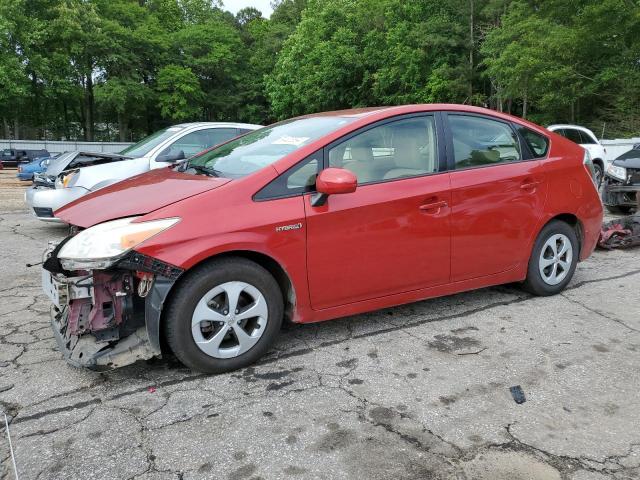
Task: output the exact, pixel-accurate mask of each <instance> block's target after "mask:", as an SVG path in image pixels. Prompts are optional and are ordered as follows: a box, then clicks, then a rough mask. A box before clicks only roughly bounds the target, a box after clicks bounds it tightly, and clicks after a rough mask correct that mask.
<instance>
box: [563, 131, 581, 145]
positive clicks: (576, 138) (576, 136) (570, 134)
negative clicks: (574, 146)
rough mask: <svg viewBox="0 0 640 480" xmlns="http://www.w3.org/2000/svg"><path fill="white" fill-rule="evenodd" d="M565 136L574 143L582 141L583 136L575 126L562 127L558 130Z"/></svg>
mask: <svg viewBox="0 0 640 480" xmlns="http://www.w3.org/2000/svg"><path fill="white" fill-rule="evenodd" d="M557 132H558V133H559V134H560V135H562V136H563V137H564V138H567V139H569V140H571V141H572V142H574V143H578V144H580V143H582V137H581V136H580V132H579V131H578V130H575V129H573V128H562V129H560V130H558V131H557Z"/></svg>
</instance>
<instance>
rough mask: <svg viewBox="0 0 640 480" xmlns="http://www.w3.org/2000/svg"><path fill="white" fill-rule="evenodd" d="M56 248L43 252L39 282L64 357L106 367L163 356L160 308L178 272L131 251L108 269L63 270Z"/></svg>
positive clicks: (87, 365) (73, 362) (92, 366)
mask: <svg viewBox="0 0 640 480" xmlns="http://www.w3.org/2000/svg"><path fill="white" fill-rule="evenodd" d="M60 246H61V245H60ZM60 246H56V245H50V248H49V249H47V251H46V252H45V259H46V260H45V262H44V264H43V267H44V269H43V274H42V284H43V290H44V291H45V293H46V294H47V295H48V296H49V298H50V299H51V301H52V306H51V327H52V329H53V333H54V337H55V339H56V341H57V343H58V347H59V349H60V351H61V352H62V354H63V356H64V358H65V360H67V362H69V363H70V364H71V365H73V366H76V367H85V368H90V369H93V370H108V369H113V368H118V367H122V366H125V365H129V364H131V363H134V362H136V361H138V360H145V359H149V358H152V357H157V356H161V354H162V349H161V345H160V319H161V315H162V309H163V306H164V303H165V300H166V299H167V296H168V294H169V291H170V290H171V288H172V287H173V285H174V283H175V281H176V280H177V279H178V277H179V276H180V275H181V274H182V270H181V269H179V268H177V267H174V266H173V265H168V264H166V263H164V262H160V261H158V260H156V259H153V258H150V257H146V256H144V255H141V254H138V253H137V252H132V253H130V254H129V255H127V256H126V257H124V258H123V259H121V260H120V261H119V262H118V263H117V264H116V265H114V266H113V267H111V268H109V269H107V270H93V271H82V272H66V271H63V270H62V269H61V267H60V266H59V262H57V257H56V255H57V251H58V250H59V248H60ZM52 270H53V271H52Z"/></svg>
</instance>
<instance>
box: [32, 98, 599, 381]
mask: <svg viewBox="0 0 640 480" xmlns="http://www.w3.org/2000/svg"><path fill="white" fill-rule="evenodd" d="M56 216H57V217H59V218H61V219H63V220H64V221H66V222H67V223H69V224H70V225H71V226H72V229H71V235H70V236H69V237H67V238H66V239H65V240H63V241H62V242H60V243H59V244H57V245H53V244H51V245H50V247H49V249H48V250H47V252H46V253H45V258H46V261H45V263H44V270H43V288H44V290H45V291H46V292H47V294H48V295H49V297H50V298H51V301H52V302H53V304H54V307H55V308H53V309H52V311H53V318H52V325H53V330H54V333H55V336H56V338H57V340H58V343H59V346H60V349H61V350H62V352H63V353H64V355H65V357H66V358H67V360H68V361H69V362H70V363H72V364H74V365H77V366H86V367H90V368H95V369H100V368H113V367H118V366H122V365H125V364H128V363H132V362H133V361H135V360H137V359H144V358H150V357H152V356H158V355H161V353H162V349H163V348H168V349H170V350H171V351H172V352H173V353H174V354H175V355H176V356H177V357H178V359H180V360H181V361H182V362H183V363H184V364H185V365H187V366H188V367H190V368H192V369H195V370H200V371H204V372H224V371H228V370H233V369H236V368H239V367H242V366H245V365H248V364H250V363H252V362H254V361H256V360H257V359H258V358H260V356H261V355H263V354H264V353H265V352H266V351H267V350H268V349H269V347H270V345H271V344H272V343H273V341H274V339H275V338H276V336H277V335H278V332H279V330H280V326H281V324H282V322H283V320H284V319H287V320H290V321H293V322H298V323H306V322H318V321H321V320H329V319H332V318H338V317H343V316H346V315H353V314H357V313H361V312H366V311H370V310H375V309H379V308H383V307H390V306H393V305H399V304H402V303H408V302H414V301H417V300H422V299H425V298H431V297H436V296H441V295H449V294H452V293H456V292H461V291H465V290H472V289H477V288H481V287H487V286H490V285H497V284H502V283H508V282H522V284H523V286H524V288H526V289H527V290H528V291H530V292H531V293H533V294H535V295H552V294H555V293H558V292H560V291H561V290H562V289H564V288H565V287H566V286H567V284H568V283H569V281H570V280H571V277H572V276H573V273H574V270H575V268H576V264H577V262H578V261H580V260H584V259H585V258H587V257H588V256H589V255H590V254H591V252H592V251H593V249H594V247H595V244H596V240H597V238H598V233H599V230H600V225H601V222H602V206H601V204H600V200H599V198H598V193H597V191H596V188H595V185H594V181H593V165H592V164H591V161H590V158H589V155H588V154H587V153H586V152H585V150H584V149H582V148H581V147H579V146H578V145H576V144H574V143H572V142H570V141H568V140H566V139H564V138H563V137H560V136H559V135H556V134H554V133H552V132H549V131H547V130H545V129H544V128H541V127H539V126H537V125H534V124H531V123H529V122H526V121H524V120H522V119H519V118H515V117H512V116H509V115H504V114H501V113H497V112H494V111H490V110H486V109H481V108H474V107H468V106H461V105H411V106H401V107H384V108H371V109H363V110H348V111H340V112H328V113H322V114H316V115H309V116H304V117H299V118H294V119H291V120H287V121H284V122H280V123H277V124H275V125H272V126H270V127H266V128H263V129H261V130H257V131H254V132H251V133H248V134H246V135H244V136H242V137H239V138H237V139H234V140H231V141H229V142H227V143H225V144H223V145H220V146H217V147H215V148H213V149H211V150H209V151H206V152H204V153H202V154H199V155H198V156H196V157H193V158H191V159H190V160H189V161H186V162H184V163H182V164H180V165H177V166H172V167H168V168H163V169H160V170H155V171H152V172H149V173H146V174H143V175H140V176H137V177H134V178H131V179H128V180H125V181H123V182H121V183H118V184H115V185H113V186H110V187H107V188H104V189H102V190H99V191H97V192H95V193H93V194H91V195H88V196H86V197H83V198H82V199H81V200H79V201H76V202H75V203H72V204H70V205H68V206H66V207H64V208H62V209H61V210H58V211H57V212H56Z"/></svg>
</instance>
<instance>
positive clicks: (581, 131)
mask: <svg viewBox="0 0 640 480" xmlns="http://www.w3.org/2000/svg"><path fill="white" fill-rule="evenodd" d="M547 130H551V131H552V132H555V133H557V134H558V135H562V136H563V137H565V138H568V139H569V140H571V141H572V142H574V143H577V144H578V145H580V146H581V147H583V148H584V149H585V150H587V151H588V152H589V155H591V161H592V162H593V166H594V168H595V180H596V185H598V187H600V185H601V184H602V179H603V178H604V172H606V171H607V168H608V167H609V164H610V163H611V162H609V161H608V160H607V159H606V155H607V150H606V149H605V148H604V147H603V146H602V145H601V144H600V142H599V141H598V139H597V138H596V136H595V134H594V133H593V132H592V131H591V130H589V129H588V128H585V127H581V126H579V125H561V124H559V125H549V126H548V127H547Z"/></svg>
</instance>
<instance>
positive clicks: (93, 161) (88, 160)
mask: <svg viewBox="0 0 640 480" xmlns="http://www.w3.org/2000/svg"><path fill="white" fill-rule="evenodd" d="M129 159H130V157H125V156H124V155H120V154H117V153H104V152H100V153H97V152H78V151H76V152H65V153H63V154H61V155H60V156H59V157H58V158H56V159H55V160H53V161H52V162H51V163H50V164H49V166H48V167H47V175H48V176H52V177H57V176H58V175H60V174H61V173H62V172H63V171H65V170H70V169H72V168H82V167H89V166H92V165H101V164H104V163H111V162H120V161H122V160H129Z"/></svg>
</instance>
